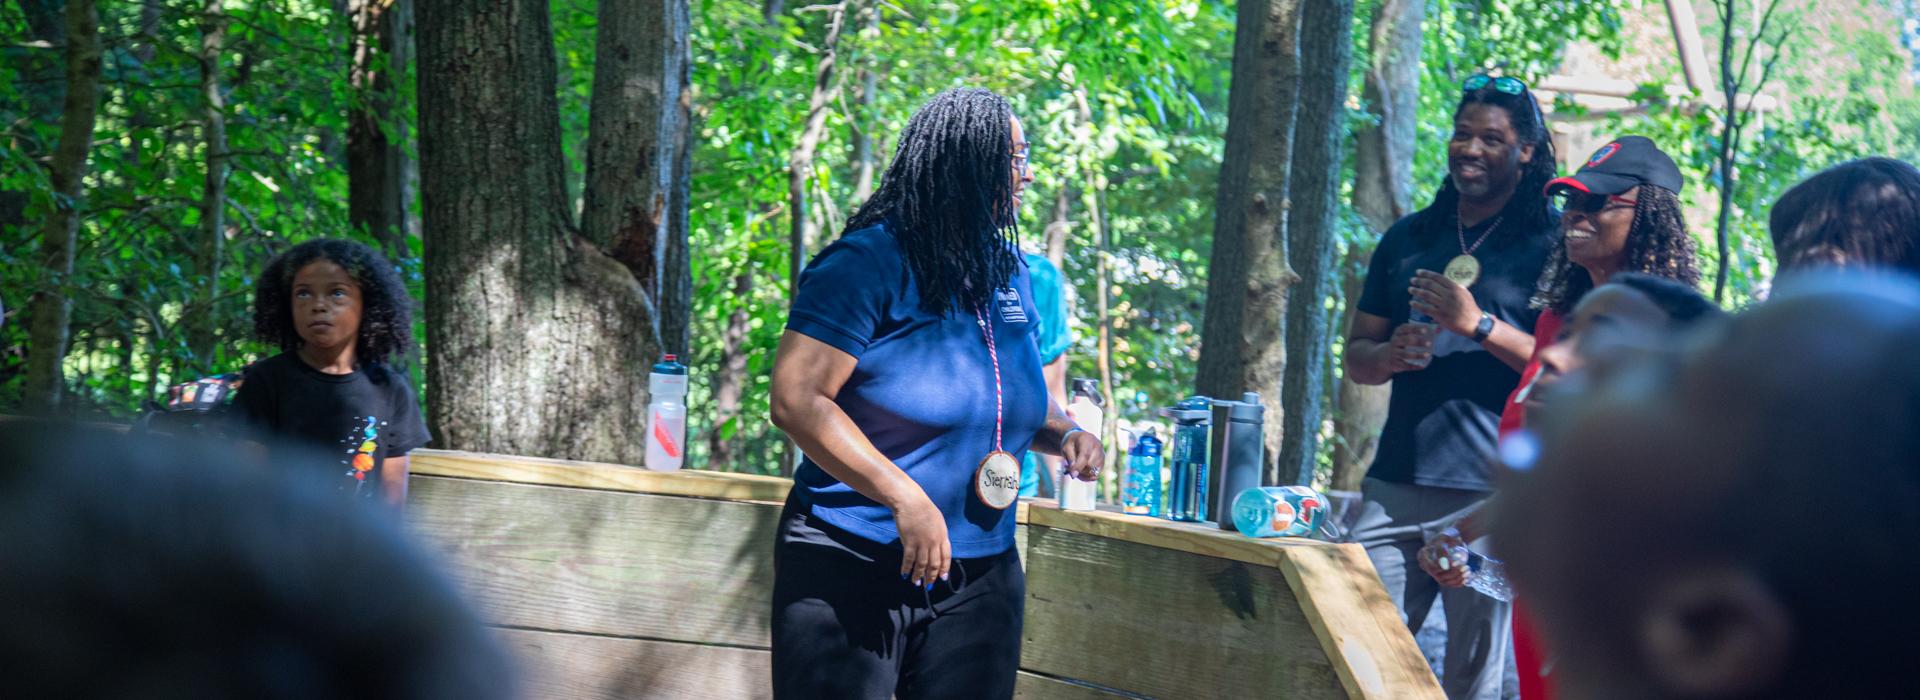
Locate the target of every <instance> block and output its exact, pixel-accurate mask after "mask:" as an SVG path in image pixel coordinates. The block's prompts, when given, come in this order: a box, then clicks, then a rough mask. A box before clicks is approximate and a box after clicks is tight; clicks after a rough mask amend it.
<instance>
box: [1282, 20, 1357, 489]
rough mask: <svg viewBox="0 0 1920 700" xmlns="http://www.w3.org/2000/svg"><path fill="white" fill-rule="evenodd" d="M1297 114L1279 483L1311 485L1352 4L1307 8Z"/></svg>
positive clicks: (1327, 347) (1331, 287) (1326, 347)
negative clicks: (1292, 279)
mask: <svg viewBox="0 0 1920 700" xmlns="http://www.w3.org/2000/svg"><path fill="white" fill-rule="evenodd" d="M1300 34H1301V36H1307V37H1312V38H1313V40H1312V41H1307V42H1302V43H1301V46H1300V66H1301V80H1300V108H1299V110H1300V111H1299V114H1298V115H1297V116H1296V118H1295V122H1294V127H1293V141H1294V143H1293V145H1294V149H1293V167H1292V169H1291V171H1290V172H1291V175H1290V178H1289V181H1288V196H1287V199H1288V200H1289V201H1290V202H1291V204H1292V208H1291V210H1290V211H1289V212H1288V214H1287V223H1286V231H1287V263H1288V264H1289V265H1291V266H1292V267H1293V271H1294V272H1296V273H1298V275H1299V279H1300V281H1299V282H1298V283H1297V284H1296V285H1295V286H1294V287H1293V288H1292V289H1290V290H1288V293H1287V311H1286V314H1287V316H1286V317H1287V327H1286V338H1287V344H1286V357H1287V366H1286V372H1285V380H1284V381H1283V382H1281V384H1280V397H1281V404H1282V405H1285V406H1288V407H1291V408H1292V409H1293V410H1290V411H1288V412H1287V413H1286V415H1284V416H1282V417H1281V426H1282V428H1281V430H1282V440H1281V447H1280V462H1279V470H1280V474H1279V478H1280V479H1281V480H1282V482H1283V483H1286V482H1290V483H1298V484H1307V483H1311V482H1312V480H1313V472H1314V467H1315V465H1316V463H1317V462H1318V459H1317V458H1318V455H1319V451H1320V450H1319V445H1320V424H1321V420H1322V415H1323V414H1322V412H1321V405H1320V401H1321V398H1322V397H1323V396H1325V395H1326V393H1327V392H1326V386H1327V383H1326V379H1327V369H1328V367H1327V365H1328V357H1329V356H1330V355H1331V354H1332V350H1333V344H1332V342H1330V341H1331V338H1329V337H1328V326H1329V325H1330V324H1329V323H1328V314H1329V313H1330V312H1329V311H1328V310H1327V301H1328V300H1329V299H1330V298H1332V297H1333V295H1334V294H1335V293H1337V291H1338V289H1339V288H1338V286H1337V284H1336V283H1335V270H1334V265H1333V254H1334V250H1335V248H1336V247H1337V245H1338V241H1339V238H1340V236H1339V231H1338V226H1339V222H1340V205H1339V196H1340V182H1339V175H1340V160H1341V158H1342V156H1344V155H1345V154H1346V151H1345V149H1344V148H1343V147H1342V144H1341V138H1340V136H1341V135H1342V134H1343V133H1345V128H1344V127H1345V125H1346V116H1347V106H1346V102H1347V64H1348V63H1349V62H1350V61H1351V60H1352V58H1353V0H1320V1H1317V2H1310V3H1307V4H1306V9H1305V10H1304V11H1303V12H1302V16H1301V19H1300Z"/></svg>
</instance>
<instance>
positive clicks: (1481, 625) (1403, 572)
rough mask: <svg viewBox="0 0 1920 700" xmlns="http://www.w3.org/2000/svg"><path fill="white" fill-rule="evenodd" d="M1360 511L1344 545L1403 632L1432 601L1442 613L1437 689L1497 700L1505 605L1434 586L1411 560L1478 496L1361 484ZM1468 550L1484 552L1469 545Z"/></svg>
mask: <svg viewBox="0 0 1920 700" xmlns="http://www.w3.org/2000/svg"><path fill="white" fill-rule="evenodd" d="M1360 494H1361V498H1362V501H1361V504H1360V514H1359V517H1358V519H1357V520H1356V521H1355V522H1354V526H1353V531H1352V532H1351V533H1350V534H1349V535H1348V537H1347V540H1348V541H1349V542H1354V543H1357V544H1359V545H1361V546H1363V547H1366V548H1367V558H1368V559H1372V560H1373V568H1374V569H1376V570H1378V571H1379V572H1380V582H1381V583H1382V584H1385V585H1386V587H1387V595H1389V596H1391V597H1392V598H1393V602H1394V604H1395V605H1397V606H1399V607H1400V616H1401V618H1402V619H1404V620H1406V622H1407V628H1408V629H1409V630H1411V631H1413V632H1418V631H1419V630H1420V626H1421V625H1422V624H1424V623H1425V622H1426V619H1427V611H1428V610H1431V609H1432V608H1433V599H1434V596H1436V595H1438V596H1439V597H1440V604H1441V606H1442V607H1443V608H1444V609H1445V610H1446V616H1447V646H1446V657H1445V660H1444V661H1443V662H1442V666H1441V673H1440V685H1441V686H1442V687H1444V688H1445V689H1446V691H1447V697H1448V698H1449V699H1450V700H1498V699H1499V698H1500V693H1501V682H1502V680H1503V676H1504V671H1505V667H1506V663H1507V659H1508V658H1509V657H1510V656H1511V654H1512V651H1511V647H1512V643H1513V639H1512V633H1513V626H1512V614H1513V611H1512V608H1511V607H1510V606H1509V605H1508V604H1507V603H1503V602H1500V601H1497V600H1494V599H1492V598H1489V597H1487V596H1485V595H1482V594H1480V592H1478V591H1475V590H1473V589H1471V588H1442V587H1441V586H1440V583H1439V582H1438V581H1435V580H1433V577H1432V576H1428V575H1427V572H1425V571H1421V570H1420V564H1419V560H1418V559H1416V558H1415V556H1416V555H1417V554H1418V552H1419V551H1420V547H1421V546H1423V545H1425V544H1426V542H1427V538H1429V537H1431V536H1432V535H1434V534H1436V533H1438V532H1440V531H1441V530H1445V529H1446V528H1447V527H1448V526H1450V525H1452V524H1453V523H1454V521H1456V520H1459V519H1460V518H1461V517H1462V516H1464V515H1466V514H1467V512H1469V511H1471V510H1473V509H1474V508H1475V507H1477V506H1479V505H1480V502H1481V501H1484V500H1486V498H1487V496H1488V495H1489V494H1487V493H1484V492H1480V491H1464V490H1460V489H1444V488H1435V487H1431V486H1415V485H1413V484H1396V483H1392V482H1386V481H1381V480H1378V479H1367V480H1366V481H1365V482H1363V483H1362V485H1361V487H1360ZM1473 547H1474V550H1475V551H1486V550H1485V549H1484V548H1483V547H1484V543H1475V544H1474V545H1473Z"/></svg>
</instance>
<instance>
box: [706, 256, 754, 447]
mask: <svg viewBox="0 0 1920 700" xmlns="http://www.w3.org/2000/svg"><path fill="white" fill-rule="evenodd" d="M752 294H753V271H752V270H741V271H740V273H739V274H737V275H734V277H733V298H734V299H738V300H740V301H741V303H740V305H739V306H737V307H735V308H734V310H733V315H731V316H728V317H727V329H726V331H724V332H723V333H722V334H721V336H720V371H719V372H718V373H717V374H715V375H714V377H713V427H712V428H710V429H708V430H707V468H708V469H712V470H714V471H733V470H734V465H733V462H734V459H735V458H736V455H735V454H734V447H735V446H736V445H738V444H739V441H740V435H742V434H743V433H744V431H743V430H741V429H740V426H737V425H736V426H735V429H734V434H733V436H732V437H731V438H729V437H726V436H724V435H722V433H721V429H722V427H723V426H725V425H726V423H727V421H730V420H737V419H739V418H740V417H741V416H740V395H741V391H742V388H743V387H745V386H746V381H747V352H746V345H747V331H748V330H749V328H750V326H749V325H748V324H749V322H750V321H751V320H752V314H749V313H748V312H747V311H748V308H749V304H748V303H747V302H746V300H747V299H749V298H750V296H751V295H752Z"/></svg>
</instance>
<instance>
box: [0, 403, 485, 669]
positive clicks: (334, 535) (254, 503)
mask: <svg viewBox="0 0 1920 700" xmlns="http://www.w3.org/2000/svg"><path fill="white" fill-rule="evenodd" d="M0 445H5V446H6V447H5V448H4V453H5V458H4V459H0V620H4V623H0V659H5V662H4V665H5V667H7V668H9V669H12V670H10V671H9V672H8V673H7V674H6V678H5V680H4V681H0V686H5V687H6V688H8V689H9V690H8V691H7V694H8V695H9V696H10V697H60V698H132V697H139V698H269V699H280V698H286V699H292V698H395V699H400V698H420V699H426V698H449V699H452V698H463V699H465V698H504V697H511V696H512V694H513V686H512V683H511V681H512V679H511V678H510V676H509V673H508V671H506V670H505V669H507V668H508V667H509V666H508V664H507V660H506V658H505V656H504V654H503V652H502V651H501V650H500V648H499V647H498V646H497V644H496V642H495V641H494V640H493V639H492V638H491V636H490V635H489V634H488V633H487V631H486V630H485V629H484V628H482V627H481V626H480V624H479V622H478V620H477V619H476V618H475V617H474V615H473V614H472V613H471V612H470V611H469V610H468V609H467V607H466V606H465V604H464V603H462V602H461V601H460V599H459V598H458V596H457V595H456V594H455V592H454V589H453V588H452V586H451V585H450V584H449V583H448V582H447V581H446V580H445V579H444V578H443V577H442V576H440V575H439V574H438V573H437V572H435V571H434V570H433V569H432V568H431V567H430V566H429V564H428V563H427V561H426V560H425V559H423V558H422V553H421V552H420V551H418V549H417V548H416V547H414V546H413V545H412V544H410V543H409V542H408V541H407V540H406V539H405V538H404V537H403V536H402V535H401V533H400V532H399V530H398V526H397V524H396V523H394V522H391V521H390V520H389V519H387V518H385V517H383V516H382V515H381V514H380V513H378V512H376V511H375V510H374V509H372V508H369V507H367V506H365V505H364V504H360V503H356V502H353V501H350V500H348V499H344V498H342V497H340V495H339V494H338V493H336V492H334V491H333V490H332V489H330V488H327V487H325V486H324V485H322V484H319V483H315V482H308V481H302V480H300V479H299V478H297V477H289V476H288V473H289V472H299V471H304V470H289V469H263V468H260V467H258V466H248V465H246V464H244V463H243V461H242V460H241V459H240V458H236V457H234V456H232V455H233V454H234V450H231V449H225V450H221V449H208V448H202V447H199V446H196V445H190V444H187V443H185V442H181V441H174V440H156V439H147V440H144V441H138V442H136V441H134V440H131V439H128V438H125V437H122V436H119V435H113V434H107V433H99V432H84V433H83V432H79V431H72V430H65V429H49V428H48V427H47V426H45V425H30V424H21V423H13V424H0Z"/></svg>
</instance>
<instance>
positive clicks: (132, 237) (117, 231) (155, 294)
mask: <svg viewBox="0 0 1920 700" xmlns="http://www.w3.org/2000/svg"><path fill="white" fill-rule="evenodd" d="M14 7H15V5H13V4H8V5H6V6H5V8H6V9H4V10H0V33H4V34H6V35H8V36H24V35H25V34H26V33H25V31H24V27H23V18H21V17H20V16H19V15H18V14H17V13H16V12H15V11H14V9H13V8H14ZM199 12H200V6H199V4H198V3H188V2H179V1H165V2H157V3H155V4H153V5H151V6H147V5H142V4H114V3H106V4H102V6H101V17H100V20H101V22H100V27H101V43H102V46H103V47H104V50H105V61H104V68H103V72H104V74H103V76H102V81H101V92H102V95H101V106H100V112H99V117H98V121H97V123H96V126H95V130H94V145H93V150H92V152H91V154H90V159H91V169H90V171H89V175H88V178H87V180H86V186H85V197H84V201H82V202H81V203H80V206H81V207H82V208H83V210H82V213H83V220H82V221H83V223H82V229H81V232H80V237H79V251H78V256H77V262H76V265H75V270H74V276H73V277H72V278H71V279H69V280H67V281H66V283H65V284H64V285H63V287H64V289H66V291H67V292H68V293H70V294H72V295H73V296H74V312H73V325H72V338H73V341H72V349H71V351H70V354H69V355H68V359H67V363H66V367H67V377H68V387H69V391H70V392H71V393H70V396H71V397H72V398H73V399H74V401H75V406H74V407H73V411H74V412H76V413H79V414H86V415H106V416H125V415H128V414H130V413H131V412H133V411H135V410H137V408H138V406H139V405H140V402H141V401H143V400H144V399H145V398H147V397H151V396H154V395H155V392H156V389H157V388H159V387H164V386H166V385H167V384H169V383H172V382H175V381H184V380H185V379H188V378H191V376H192V375H194V374H196V373H197V372H198V371H199V370H198V369H197V368H199V367H211V368H214V369H215V370H217V371H227V370H231V369H233V368H236V367H238V366H239V365H241V364H244V363H245V362H247V361H249V360H251V359H255V358H257V357H259V356H261V355H262V354H263V353H265V352H268V351H269V350H270V349H269V348H265V347H262V346H261V345H259V344H258V343H256V342H254V341H252V340H251V338H250V335H251V328H252V318H251V309H250V304H251V299H252V285H253V276H254V275H255V274H256V273H257V271H258V270H259V269H260V268H261V267H263V266H264V265H265V262H266V260H267V258H269V257H271V256H272V255H273V254H274V253H275V252H277V251H279V250H281V249H283V248H285V247H286V246H288V245H291V244H292V243H294V242H298V241H300V240H304V239H306V238H309V237H314V236H349V235H353V232H352V231H351V230H350V228H349V226H348V224H347V213H346V201H347V177H346V171H345V162H344V158H345V156H344V149H345V131H346V112H345V109H344V106H345V105H347V104H350V103H351V102H352V100H353V99H355V96H354V94H353V91H352V90H351V89H350V88H349V87H348V85H347V82H346V80H347V78H346V63H347V51H346V45H347V44H346V38H347V37H346V31H347V27H346V23H345V20H344V18H343V17H341V16H340V15H337V14H335V12H334V10H333V9H332V7H331V4H330V3H322V2H312V1H308V0H250V1H245V2H242V1H239V0H236V1H234V2H230V3H229V4H228V6H227V14H228V16H229V18H230V24H229V27H228V32H227V38H226V50H225V52H224V54H223V60H222V62H221V64H220V71H221V76H220V79H221V83H222V92H223V95H224V97H225V101H226V109H225V111H224V114H225V116H226V121H227V139H228V151H229V154H230V158H229V159H228V165H229V168H230V172H229V175H228V178H227V197H228V201H227V203H226V220H227V240H226V246H225V250H224V257H223V260H222V261H221V272H220V276H219V279H218V280H217V281H216V282H217V284H216V289H217V294H218V297H217V299H216V302H215V305H214V306H213V307H212V308H205V307H204V305H200V304H198V303H197V299H196V297H195V293H194V290H195V288H196V287H198V286H199V285H200V284H202V282H203V281H204V280H203V279H202V278H201V277H199V276H198V273H197V271H196V270H194V269H193V265H192V263H191V261H192V259H193V253H194V249H195V247H196V243H195V241H196V240H197V231H196V227H197V226H198V225H199V220H200V209H199V204H200V202H201V199H202V188H203V187H204V184H205V176H206V169H205V168H206V149H205V141H204V140H203V138H202V136H201V133H200V125H201V124H203V123H204V116H205V109H206V107H205V104H206V103H205V100H204V98H203V96H202V95H201V92H200V85H199V81H200V67H199V63H198V61H197V59H196V56H195V54H196V52H197V51H198V50H199V47H200V29H199V27H198V24H197V20H198V17H199ZM143 15H144V16H143ZM148 22H151V24H150V25H148V24H147V23H148ZM148 29H150V30H151V31H150V32H148V31H147V30H148ZM41 51H45V52H49V53H52V54H55V55H57V54H58V51H50V50H45V49H42V50H41ZM11 57H12V56H9V58H11ZM7 65H8V66H9V67H8V68H4V69H0V70H13V68H12V66H13V65H17V64H16V63H13V62H9V63H8V64H7ZM33 89H35V86H34V85H32V84H28V85H21V84H20V83H18V82H16V81H12V80H3V81H0V91H6V92H0V97H4V98H5V99H4V100H0V119H3V120H4V121H3V122H0V130H4V133H0V142H4V143H7V144H10V145H8V146H7V147H5V148H0V161H4V162H6V163H7V166H6V167H4V168H0V172H3V173H5V175H4V176H0V190H6V191H13V192H27V193H30V194H31V195H32V196H33V201H34V204H33V205H32V207H31V208H30V209H29V210H28V212H27V216H26V220H27V221H28V222H32V221H35V220H36V219H37V217H38V214H37V213H36V212H41V211H45V208H44V207H45V206H47V202H46V201H45V196H44V195H45V193H46V192H47V191H48V185H47V183H46V181H45V178H46V175H45V167H44V165H43V163H44V159H45V157H46V155H47V154H48V153H49V152H50V150H51V147H52V144H53V142H54V141H55V140H56V139H57V136H58V131H59V123H58V120H57V119H45V120H35V119H24V118H20V117H21V116H22V115H20V114H19V112H18V111H16V109H15V106H16V105H20V104H23V103H24V102H25V98H28V97H30V96H27V95H23V94H22V93H23V92H26V91H30V90H33ZM403 118H411V116H410V112H408V113H405V114H403ZM18 165H25V166H26V167H16V166H18ZM37 233H38V232H37V231H36V230H35V229H34V227H33V226H32V225H31V223H29V224H27V225H23V226H7V227H5V229H4V231H0V270H4V272H0V284H3V285H4V288H5V289H7V290H8V294H7V295H6V296H7V301H8V302H9V316H8V319H7V320H8V322H7V324H6V326H5V328H4V329H0V347H5V348H7V349H8V351H7V353H6V355H5V356H4V357H0V411H10V410H15V409H16V408H17V406H18V402H19V399H20V396H21V393H20V390H21V387H22V383H23V381H24V372H23V370H24V360H25V357H24V353H25V352H26V351H27V350H28V348H27V326H26V322H25V321H26V319H25V318H24V314H21V313H19V312H21V311H22V310H23V307H24V306H25V301H26V298H27V295H28V293H30V292H31V291H32V290H39V289H45V288H48V285H54V284H59V281H57V280H52V279H46V278H44V277H43V276H42V275H41V274H40V273H39V270H38V269H37V268H38V265H37V264H36V263H37V253H36V251H37V249H38V246H39V240H38V236H37ZM20 263H27V264H20ZM409 264H410V265H411V266H412V267H413V268H414V269H416V270H417V261H410V262H409ZM416 276H417V275H416ZM14 290H20V291H18V292H16V291H14ZM197 315H210V316H212V317H213V318H214V319H215V327H216V329H217V331H218V333H219V342H218V343H217V344H216V350H215V354H214V356H213V357H205V358H200V357H194V356H193V355H192V353H191V352H189V351H188V349H187V343H186V338H185V324H184V323H183V319H185V318H187V317H190V316H197Z"/></svg>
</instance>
